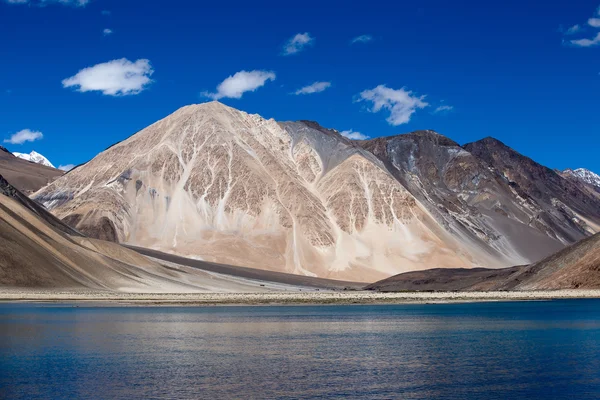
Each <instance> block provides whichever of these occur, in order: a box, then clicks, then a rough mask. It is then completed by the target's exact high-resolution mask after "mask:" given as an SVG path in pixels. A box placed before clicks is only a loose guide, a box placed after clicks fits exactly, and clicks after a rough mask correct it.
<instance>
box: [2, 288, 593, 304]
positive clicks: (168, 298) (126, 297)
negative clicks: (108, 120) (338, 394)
mask: <svg viewBox="0 0 600 400" xmlns="http://www.w3.org/2000/svg"><path fill="white" fill-rule="evenodd" d="M575 298H577V299H582V298H600V290H557V291H522V292H426V293H424V292H420V293H419V292H406V293H378V292H368V291H319V292H306V293H304V292H292V293H285V292H283V293H282V292H279V293H172V294H171V293H111V292H66V291H65V292H59V291H47V292H44V291H22V290H0V301H2V302H57V303H70V302H86V303H102V304H115V305H118V304H136V305H149V306H150V305H189V306H193V305H228V304H229V305H252V304H265V305H267V304H409V303H415V304H426V303H447V302H477V301H514V300H552V299H575Z"/></svg>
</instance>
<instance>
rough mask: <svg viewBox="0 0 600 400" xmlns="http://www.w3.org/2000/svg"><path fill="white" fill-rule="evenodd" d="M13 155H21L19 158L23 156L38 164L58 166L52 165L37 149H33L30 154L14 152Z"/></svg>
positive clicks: (24, 158)
mask: <svg viewBox="0 0 600 400" xmlns="http://www.w3.org/2000/svg"><path fill="white" fill-rule="evenodd" d="M13 155H14V156H15V157H19V158H22V159H23V160H27V161H31V162H34V163H36V164H41V165H45V166H46V167H51V168H56V167H55V166H54V165H52V163H51V162H50V161H49V160H48V159H47V158H46V157H44V156H43V155H41V154H40V153H38V152H36V151H32V152H31V153H29V154H26V153H16V152H14V153H13Z"/></svg>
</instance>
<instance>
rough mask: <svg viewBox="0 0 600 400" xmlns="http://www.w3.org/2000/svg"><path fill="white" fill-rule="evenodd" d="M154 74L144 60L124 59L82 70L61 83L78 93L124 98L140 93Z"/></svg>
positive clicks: (147, 62) (148, 63) (148, 62)
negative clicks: (99, 93) (94, 93)
mask: <svg viewBox="0 0 600 400" xmlns="http://www.w3.org/2000/svg"><path fill="white" fill-rule="evenodd" d="M153 73H154V70H153V69H152V66H151V65H150V61H148V60H146V59H141V60H137V61H135V62H131V61H129V60H127V59H125V58H121V59H119V60H112V61H108V62H105V63H102V64H96V65H94V66H92V67H88V68H84V69H82V70H81V71H79V72H78V73H77V74H75V75H73V76H72V77H70V78H67V79H64V80H63V81H62V84H63V87H65V88H70V87H75V88H76V90H77V91H78V92H92V91H98V92H102V94H104V95H107V96H126V95H132V94H138V93H140V92H142V91H143V90H144V89H146V87H147V86H148V85H149V84H150V83H151V82H152V80H151V79H150V76H151V75H152V74H153Z"/></svg>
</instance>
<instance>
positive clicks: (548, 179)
mask: <svg viewBox="0 0 600 400" xmlns="http://www.w3.org/2000/svg"><path fill="white" fill-rule="evenodd" d="M465 149H466V150H468V151H469V152H471V153H472V154H473V155H475V156H477V157H479V158H480V159H482V160H484V161H485V162H487V163H488V164H489V165H491V166H492V167H494V168H495V169H496V170H497V171H499V172H500V173H501V174H502V175H503V176H504V177H505V178H506V179H507V181H508V182H510V183H511V184H512V185H513V186H514V187H515V189H516V190H517V191H518V194H519V195H520V196H521V197H522V198H525V199H529V200H530V201H531V202H532V203H534V204H535V205H536V206H537V207H536V212H537V214H536V216H535V220H534V221H533V222H532V224H534V225H535V226H537V228H538V229H539V230H542V231H545V232H546V233H547V234H548V235H549V236H554V237H556V238H557V239H559V240H561V241H563V242H565V243H572V242H574V241H577V240H580V239H582V238H584V237H586V236H587V235H589V234H590V233H593V232H597V231H598V230H599V227H600V225H599V221H600V199H598V198H597V197H596V196H592V195H590V193H588V192H587V191H586V190H583V189H582V188H581V187H580V186H579V185H577V184H575V183H574V182H572V181H571V180H569V179H565V178H563V177H562V176H560V175H559V174H558V173H556V172H555V171H553V170H551V169H550V168H547V167H544V166H543V165H540V164H538V163H536V162H535V161H533V160H531V159H530V158H528V157H525V156H523V155H521V154H519V153H517V152H516V151H514V150H513V149H511V148H510V147H508V146H506V145H504V144H503V143H502V142H500V141H498V140H496V139H493V138H486V139H482V140H480V141H478V142H474V143H469V144H467V145H465Z"/></svg>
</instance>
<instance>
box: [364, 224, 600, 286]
mask: <svg viewBox="0 0 600 400" xmlns="http://www.w3.org/2000/svg"><path fill="white" fill-rule="evenodd" d="M366 289H369V290H379V291H384V292H396V291H406V290H411V291H412V290H417V291H423V290H427V291H431V290H434V291H446V290H466V291H478V290H544V289H545V290H554V289H600V234H595V235H594V236H591V237H588V238H586V239H583V240H581V241H579V242H577V243H575V244H573V245H571V246H569V247H566V248H564V249H563V250H561V251H559V252H557V253H555V254H553V255H551V256H549V257H547V258H545V259H543V260H541V261H539V262H537V263H533V264H531V265H524V266H518V267H512V268H502V269H486V268H475V269H431V270H426V271H415V272H408V273H405V274H400V275H396V276H393V277H391V278H388V279H384V280H382V281H379V282H376V283H373V284H371V285H369V286H367V287H366Z"/></svg>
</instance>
